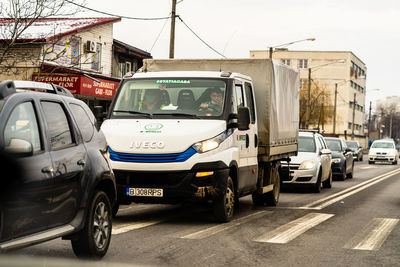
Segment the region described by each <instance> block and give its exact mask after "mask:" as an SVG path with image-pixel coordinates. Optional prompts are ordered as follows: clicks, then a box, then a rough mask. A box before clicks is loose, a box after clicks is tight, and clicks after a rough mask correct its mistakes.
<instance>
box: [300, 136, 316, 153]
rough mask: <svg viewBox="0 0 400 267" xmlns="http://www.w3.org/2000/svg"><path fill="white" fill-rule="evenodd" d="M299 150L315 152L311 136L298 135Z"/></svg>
mask: <svg viewBox="0 0 400 267" xmlns="http://www.w3.org/2000/svg"><path fill="white" fill-rule="evenodd" d="M298 150H299V152H315V141H314V138H312V137H304V136H300V137H299V148H298Z"/></svg>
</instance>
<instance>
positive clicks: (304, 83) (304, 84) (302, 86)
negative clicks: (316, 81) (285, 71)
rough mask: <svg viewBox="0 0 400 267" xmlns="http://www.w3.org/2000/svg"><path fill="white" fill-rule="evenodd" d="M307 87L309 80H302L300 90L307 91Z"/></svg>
mask: <svg viewBox="0 0 400 267" xmlns="http://www.w3.org/2000/svg"><path fill="white" fill-rule="evenodd" d="M306 87H307V79H300V89H305V88H306Z"/></svg>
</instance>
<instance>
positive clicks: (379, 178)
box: [302, 169, 400, 210]
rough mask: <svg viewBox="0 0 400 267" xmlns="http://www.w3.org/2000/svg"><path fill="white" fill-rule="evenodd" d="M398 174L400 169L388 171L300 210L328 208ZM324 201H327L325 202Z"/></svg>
mask: <svg viewBox="0 0 400 267" xmlns="http://www.w3.org/2000/svg"><path fill="white" fill-rule="evenodd" d="M398 173H400V169H397V170H394V171H390V172H388V173H385V174H382V175H379V176H377V177H375V178H373V179H370V180H368V181H365V182H362V183H360V184H357V185H355V186H352V187H349V188H347V189H345V190H342V191H340V192H338V193H336V194H333V195H330V196H328V197H325V198H322V199H319V200H316V201H314V202H311V203H309V204H307V205H305V206H304V207H302V208H312V209H317V210H320V209H322V208H325V207H327V206H329V205H331V204H333V203H335V202H337V201H339V200H342V199H344V198H346V197H348V196H351V195H353V194H355V193H357V192H360V191H362V190H364V189H366V188H368V187H370V186H372V185H374V184H377V183H379V182H382V181H384V180H386V179H388V178H390V177H392V176H393V175H396V174H398ZM357 188H358V189H357ZM349 191H350V192H349ZM346 192H349V193H347V194H344V193H346ZM337 196H339V197H337ZM335 197H336V198H335ZM329 199H331V200H329ZM327 200H329V201H327ZM325 201H327V202H325ZM323 202H325V203H323ZM319 203H323V204H321V205H319V206H315V205H317V204H319ZM314 206H315V207H314Z"/></svg>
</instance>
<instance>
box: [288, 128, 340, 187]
mask: <svg viewBox="0 0 400 267" xmlns="http://www.w3.org/2000/svg"><path fill="white" fill-rule="evenodd" d="M331 163H332V155H331V151H330V150H329V149H328V148H327V145H326V143H325V140H324V138H323V137H322V135H320V134H318V133H316V132H299V144H298V155H297V156H293V157H290V162H289V164H288V163H287V162H286V161H282V162H281V179H282V183H283V184H284V185H285V184H287V185H288V184H308V185H311V186H312V190H313V191H314V192H316V193H318V192H320V191H321V186H322V185H323V186H324V187H325V188H331V187H332V170H331Z"/></svg>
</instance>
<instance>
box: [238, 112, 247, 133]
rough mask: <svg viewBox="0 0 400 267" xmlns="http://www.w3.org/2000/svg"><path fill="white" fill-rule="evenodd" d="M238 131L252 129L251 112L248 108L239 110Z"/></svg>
mask: <svg viewBox="0 0 400 267" xmlns="http://www.w3.org/2000/svg"><path fill="white" fill-rule="evenodd" d="M238 129H239V130H240V131H246V130H248V129H250V110H249V108H248V107H239V109H238Z"/></svg>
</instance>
